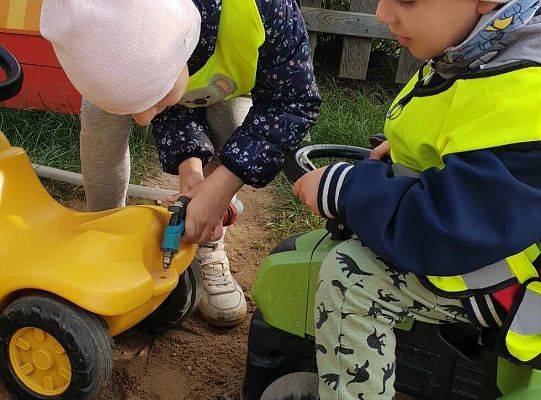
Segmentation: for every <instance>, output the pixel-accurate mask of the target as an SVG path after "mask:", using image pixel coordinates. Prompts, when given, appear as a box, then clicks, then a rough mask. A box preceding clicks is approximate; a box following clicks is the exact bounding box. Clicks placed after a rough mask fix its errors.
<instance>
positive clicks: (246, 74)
mask: <svg viewBox="0 0 541 400" xmlns="http://www.w3.org/2000/svg"><path fill="white" fill-rule="evenodd" d="M264 42H265V28H264V26H263V22H262V21H261V16H260V15H259V9H258V8H257V4H256V2H255V1H254V0H248V1H246V0H222V11H221V16H220V25H219V27H218V37H217V40H216V48H215V50H214V54H213V55H212V56H211V57H210V59H209V60H208V61H207V63H206V64H205V65H204V66H203V67H202V68H201V69H200V70H199V71H197V72H196V73H195V74H193V75H192V76H190V80H189V83H188V88H187V90H186V93H185V94H184V96H183V98H182V100H181V102H180V103H181V104H182V105H185V106H187V107H208V106H211V105H213V104H216V103H218V102H220V101H223V100H229V99H232V98H235V97H238V96H242V95H243V94H246V93H248V92H250V90H252V88H253V87H254V85H255V79H256V73H257V62H258V58H259V48H260V47H261V45H262V44H263V43H264Z"/></svg>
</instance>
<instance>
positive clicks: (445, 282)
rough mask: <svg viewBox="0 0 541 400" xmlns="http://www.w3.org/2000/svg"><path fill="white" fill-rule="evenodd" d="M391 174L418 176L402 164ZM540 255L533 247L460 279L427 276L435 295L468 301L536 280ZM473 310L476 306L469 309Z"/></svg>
mask: <svg viewBox="0 0 541 400" xmlns="http://www.w3.org/2000/svg"><path fill="white" fill-rule="evenodd" d="M392 169H393V172H394V174H395V175H396V176H411V177H418V176H419V172H418V171H415V170H413V169H411V168H409V167H407V166H405V165H403V164H400V163H393V165H392ZM540 255H541V245H540V244H539V243H535V244H533V245H531V246H530V247H528V248H527V249H526V250H524V251H522V252H520V253H518V254H516V255H514V256H511V257H508V258H506V259H505V260H502V261H498V262H496V263H494V264H491V265H488V266H486V267H483V268H481V269H479V270H477V271H474V272H470V273H468V274H464V275H459V276H427V279H428V282H429V283H430V284H431V285H433V286H434V287H435V288H436V289H437V290H438V293H439V292H440V291H441V292H447V293H449V294H451V293H452V294H453V296H452V297H459V298H464V297H469V296H471V295H472V294H473V292H474V291H480V292H482V293H491V292H493V291H494V290H495V289H501V288H503V287H505V286H509V285H511V284H514V283H517V282H519V283H524V282H526V281H527V280H528V279H531V278H535V277H537V276H538V273H537V270H536V268H535V266H534V265H533V262H534V261H535V260H536V259H538V258H539V256H540ZM472 308H474V309H475V305H474V306H473V307H472Z"/></svg>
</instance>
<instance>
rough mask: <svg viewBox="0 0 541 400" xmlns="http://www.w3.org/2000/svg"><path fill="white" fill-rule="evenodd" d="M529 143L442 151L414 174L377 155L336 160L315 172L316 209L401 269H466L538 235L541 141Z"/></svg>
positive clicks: (433, 272)
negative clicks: (399, 172) (432, 164)
mask: <svg viewBox="0 0 541 400" xmlns="http://www.w3.org/2000/svg"><path fill="white" fill-rule="evenodd" d="M530 147H531V148H530V149H528V150H523V149H521V148H517V147H515V148H512V147H507V148H502V149H494V150H480V151H472V152H467V153H461V154H454V155H449V156H446V157H445V158H444V161H445V168H444V169H442V170H439V169H437V168H432V169H429V170H426V171H425V172H424V173H422V174H421V175H420V177H419V178H413V177H395V176H394V174H393V172H392V170H391V168H390V167H389V166H388V165H387V164H385V163H383V162H380V161H373V160H369V161H364V162H361V163H359V164H357V165H355V166H351V165H349V164H345V163H342V164H338V165H337V164H335V165H332V166H330V167H329V168H327V170H326V171H324V174H323V172H314V173H316V174H317V173H319V174H322V175H323V176H322V178H321V179H320V180H319V193H318V199H319V201H320V205H321V206H320V207H319V211H320V213H321V214H323V215H325V216H327V217H333V216H336V215H339V216H340V217H342V218H343V219H345V221H346V223H347V225H348V227H349V228H350V229H351V230H353V232H355V233H356V234H357V236H358V238H359V239H360V240H361V242H362V243H363V244H364V245H366V246H367V247H369V248H370V249H372V250H373V251H374V252H375V253H376V254H378V255H380V256H381V257H383V258H384V259H386V260H387V261H388V262H390V263H392V264H394V265H396V266H397V267H399V268H401V269H403V270H406V271H411V272H415V273H419V274H422V275H447V276H448V275H457V274H463V273H468V272H471V271H473V270H476V269H478V268H480V267H484V266H486V265H489V264H491V263H494V262H497V261H500V260H502V259H504V258H505V257H508V256H510V255H513V254H516V253H518V252H520V251H522V250H524V249H525V248H527V247H529V246H530V245H531V244H532V243H534V242H536V241H538V240H539V239H540V238H541V174H540V173H539V171H541V146H540V145H538V144H536V145H534V146H533V147H532V146H530ZM306 179H309V178H306ZM312 201H313V200H312Z"/></svg>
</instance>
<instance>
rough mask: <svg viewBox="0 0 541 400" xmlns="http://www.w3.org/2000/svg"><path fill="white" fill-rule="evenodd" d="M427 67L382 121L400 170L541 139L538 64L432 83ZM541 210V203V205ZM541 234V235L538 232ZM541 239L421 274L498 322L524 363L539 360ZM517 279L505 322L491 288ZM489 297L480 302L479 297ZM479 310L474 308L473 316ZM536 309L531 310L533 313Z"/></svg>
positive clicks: (478, 316) (481, 318) (479, 317)
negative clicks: (475, 265) (500, 256)
mask: <svg viewBox="0 0 541 400" xmlns="http://www.w3.org/2000/svg"><path fill="white" fill-rule="evenodd" d="M429 73H430V68H429V67H428V66H427V67H424V68H423V69H422V70H421V71H420V72H419V74H418V76H416V77H414V78H413V79H412V80H411V81H410V82H409V83H408V85H407V86H406V87H405V88H404V90H403V91H402V93H401V94H400V95H399V96H398V97H397V99H396V100H395V102H394V103H393V104H392V106H391V108H390V110H389V113H388V116H387V121H386V124H385V135H386V137H387V139H388V140H389V142H390V144H391V158H392V160H393V163H394V165H393V170H394V171H395V174H409V175H411V174H412V173H413V174H414V173H420V172H422V171H424V170H426V169H429V168H434V167H436V168H440V169H441V168H444V162H443V158H444V157H445V156H446V155H448V154H454V153H460V152H466V151H474V150H481V149H486V148H493V147H498V146H504V145H511V144H518V143H526V142H538V141H541V66H540V65H537V64H534V63H525V62H522V63H515V64H513V65H510V66H506V67H500V68H498V69H493V70H484V71H479V72H468V73H465V74H463V75H461V76H459V77H457V78H456V79H451V80H448V81H444V82H441V83H439V84H435V85H430V86H427V85H426V84H425V82H424V81H425V80H427V78H428V77H429ZM540 212H541V204H540ZM540 239H541V238H540ZM540 255H541V250H540V246H539V245H538V244H532V245H531V246H530V247H528V248H527V249H525V250H524V251H522V252H520V253H518V254H515V255H511V256H510V257H507V258H506V259H505V260H501V261H499V262H495V263H494V264H491V265H488V266H485V267H483V268H481V269H479V270H478V271H475V272H472V273H469V274H465V275H461V276H449V277H426V278H424V279H423V280H424V281H425V283H426V284H427V285H428V286H429V287H430V288H431V289H432V290H433V291H435V292H436V293H438V294H439V295H442V296H446V297H451V298H459V299H461V300H462V301H463V303H464V304H465V306H466V304H468V305H469V308H468V307H465V308H466V309H467V310H468V309H469V310H472V312H470V313H469V314H470V316H471V317H472V320H474V321H476V322H478V323H479V324H480V325H485V326H493V324H488V323H487V322H486V321H487V320H488V319H489V318H490V320H491V322H492V323H494V321H496V323H495V325H497V326H501V327H502V329H501V332H502V335H503V336H502V337H503V342H504V343H505V345H506V346H503V347H505V349H502V351H504V352H508V353H506V355H508V356H509V355H510V356H512V357H513V358H516V359H518V360H520V361H522V362H532V363H533V362H539V361H541V357H540V354H541V279H540V276H539V273H538V272H537V269H536V267H535V265H534V264H537V263H538V262H540V261H541V256H540ZM516 283H520V284H521V285H522V290H521V292H520V295H519V296H517V299H518V301H516V304H515V306H514V308H513V310H512V312H511V313H510V315H508V317H507V319H506V320H505V321H502V320H501V319H500V318H499V315H498V313H497V312H496V310H495V309H494V305H493V303H491V298H490V296H489V294H490V293H494V292H495V291H498V290H501V289H503V288H506V287H509V286H510V285H513V284H516ZM483 296H484V298H485V299H486V300H487V302H485V303H483V305H482V306H481V305H480V303H478V301H479V300H481V299H483ZM471 314H475V315H471ZM532 316H533V317H532Z"/></svg>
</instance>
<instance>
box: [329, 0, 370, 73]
mask: <svg viewBox="0 0 541 400" xmlns="http://www.w3.org/2000/svg"><path fill="white" fill-rule="evenodd" d="M377 7H378V0H351V5H350V8H349V10H350V11H352V12H360V13H364V14H374V13H375V12H376V8H377ZM371 50H372V39H368V38H355V37H347V36H346V37H344V46H343V48H342V58H341V60H340V70H339V72H338V76H340V77H342V78H350V79H366V73H367V71H368V63H369V62H370V52H371Z"/></svg>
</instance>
